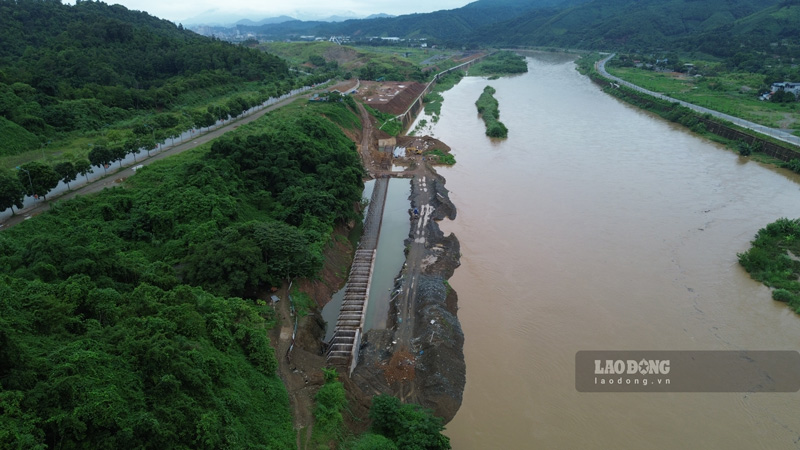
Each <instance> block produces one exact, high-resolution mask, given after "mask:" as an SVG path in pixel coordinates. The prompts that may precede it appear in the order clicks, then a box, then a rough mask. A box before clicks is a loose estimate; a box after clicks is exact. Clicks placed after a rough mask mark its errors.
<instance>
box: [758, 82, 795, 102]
mask: <svg viewBox="0 0 800 450" xmlns="http://www.w3.org/2000/svg"><path fill="white" fill-rule="evenodd" d="M778 91H783V92H791V93H792V94H794V96H795V97H798V98H800V83H792V82H789V81H784V82H781V83H772V87H771V88H770V91H769V92H765V93H764V94H761V97H760V98H761V100H769V99H770V98H771V97H772V95H773V94H775V93H776V92H778Z"/></svg>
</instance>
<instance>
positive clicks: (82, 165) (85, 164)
mask: <svg viewBox="0 0 800 450" xmlns="http://www.w3.org/2000/svg"><path fill="white" fill-rule="evenodd" d="M75 171H76V172H78V173H79V174H81V175H82V176H84V177H86V182H87V183H88V182H89V174H90V173H93V172H94V170H92V163H90V162H89V161H88V160H86V159H79V160H77V161H75Z"/></svg>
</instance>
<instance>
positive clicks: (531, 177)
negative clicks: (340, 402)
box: [429, 55, 800, 450]
mask: <svg viewBox="0 0 800 450" xmlns="http://www.w3.org/2000/svg"><path fill="white" fill-rule="evenodd" d="M528 63H529V69H530V71H529V72H528V73H527V74H525V75H521V76H516V77H511V78H502V79H499V80H493V81H488V80H486V79H484V78H477V77H468V78H465V79H464V80H463V81H462V82H461V83H460V84H459V85H457V86H456V87H455V88H453V89H452V90H450V91H448V92H446V93H445V94H444V98H445V101H444V104H443V107H442V114H441V118H440V120H439V121H438V123H437V124H435V125H433V126H432V128H431V130H432V134H433V135H434V136H435V137H437V138H439V139H441V140H443V141H444V142H446V143H447V144H449V145H450V146H451V147H452V148H453V152H454V154H455V156H456V159H457V161H458V162H457V164H456V165H455V166H454V167H453V168H450V169H441V170H440V173H442V174H443V175H444V176H445V177H446V179H447V187H448V188H449V190H450V193H451V198H452V200H453V202H454V203H455V205H456V206H457V208H458V217H457V219H456V220H454V221H444V222H442V223H441V226H442V228H443V229H444V230H445V232H446V233H447V232H454V233H455V234H456V235H457V236H458V238H459V240H460V242H461V251H462V258H461V262H462V265H461V267H460V268H458V269H457V270H456V272H455V275H454V277H453V278H452V279H451V280H450V283H451V284H452V286H453V287H454V288H455V289H456V290H457V291H458V293H459V308H460V309H459V314H458V315H459V318H460V320H461V322H462V325H463V329H464V332H465V335H466V343H465V348H464V352H465V356H466V363H467V385H466V389H465V391H464V401H463V404H462V407H461V409H460V410H459V412H458V414H457V415H456V417H455V419H454V420H453V421H452V422H451V423H449V424H448V425H447V431H446V434H447V435H448V436H450V438H451V442H452V444H453V448H454V449H457V450H464V449H531V448H547V449H550V448H563V449H572V448H598V449H610V448H635V449H665V448H670V449H671V448H748V449H758V448H763V449H781V448H798V446H800V444H798V440H799V439H800V394H797V393H790V394H786V393H773V394H765V393H755V394H753V393H750V394H746V393H624V394H620V393H616V394H614V393H579V392H577V391H576V389H575V368H574V366H575V354H576V352H578V351H580V350H795V349H797V348H798V344H799V343H800V316H797V315H795V314H794V313H792V312H791V311H789V310H788V308H786V307H785V306H784V305H783V304H779V303H776V302H773V301H772V300H771V298H770V293H769V290H768V289H767V288H766V287H764V286H762V285H761V284H759V283H757V282H754V281H752V280H751V279H750V278H749V276H748V275H747V273H746V272H744V270H742V269H741V268H740V267H739V265H738V263H737V259H736V253H737V252H741V251H744V250H746V249H747V248H748V247H749V241H750V240H751V239H752V237H753V235H754V234H755V233H756V231H757V230H758V229H759V228H761V227H763V226H765V225H766V224H767V223H769V222H771V221H773V220H775V219H777V218H778V217H792V218H794V217H799V216H800V180H799V179H798V178H797V177H796V176H794V175H792V174H790V173H788V172H784V171H781V170H777V169H771V168H767V167H764V166H762V165H759V164H758V163H755V162H752V161H748V160H745V159H742V158H740V157H739V156H738V155H736V154H735V153H733V152H730V151H727V150H725V149H723V148H721V147H719V146H718V145H716V144H714V143H711V142H709V141H706V140H703V139H700V138H698V137H696V136H694V135H692V134H690V133H688V132H687V131H686V130H684V129H683V128H680V127H677V126H674V125H672V124H670V123H668V122H665V121H662V120H660V119H658V118H655V117H653V116H651V115H649V114H647V113H645V112H642V111H640V110H638V109H635V108H633V107H630V106H628V105H626V104H624V103H621V102H619V101H617V100H616V99H614V98H612V97H610V96H607V95H605V94H603V93H602V92H601V91H600V90H599V88H598V87H597V86H595V85H593V84H592V83H591V82H590V81H589V80H588V79H587V78H585V77H583V76H581V75H580V74H579V73H578V72H577V71H575V68H574V63H573V62H572V61H571V60H569V59H566V58H565V57H563V56H556V55H542V56H537V57H534V58H529V59H528ZM486 85H491V86H493V87H495V89H496V90H497V93H496V94H495V96H496V98H497V99H498V101H499V103H500V112H501V114H500V119H501V121H503V122H504V123H505V125H506V126H507V127H508V129H509V137H508V139H506V140H502V141H492V140H490V139H489V138H487V137H486V136H485V135H484V125H483V122H482V121H481V120H480V119H479V118H478V116H477V112H476V109H475V105H474V103H475V100H477V99H478V96H479V95H480V93H481V91H482V90H483V88H484V87H485V86H486ZM429 123H430V120H429ZM799 376H800V375H799Z"/></svg>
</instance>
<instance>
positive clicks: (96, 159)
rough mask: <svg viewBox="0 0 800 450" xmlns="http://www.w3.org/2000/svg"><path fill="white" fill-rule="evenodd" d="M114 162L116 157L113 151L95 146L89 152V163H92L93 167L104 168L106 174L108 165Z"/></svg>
mask: <svg viewBox="0 0 800 450" xmlns="http://www.w3.org/2000/svg"><path fill="white" fill-rule="evenodd" d="M113 161H114V155H113V154H112V153H111V150H109V149H107V148H105V147H103V146H102V145H98V146H95V147H93V148H92V149H91V150H90V151H89V162H90V163H92V165H93V166H100V167H102V168H103V173H104V174H105V173H106V168H107V167H108V165H109V164H111V162H113Z"/></svg>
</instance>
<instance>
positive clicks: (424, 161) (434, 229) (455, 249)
mask: <svg viewBox="0 0 800 450" xmlns="http://www.w3.org/2000/svg"><path fill="white" fill-rule="evenodd" d="M360 109H361V118H362V123H363V128H362V131H361V133H359V135H354V136H350V137H351V139H353V140H354V141H355V142H356V143H358V144H359V152H360V154H361V157H362V162H363V163H364V166H365V170H366V171H367V173H368V175H369V177H370V178H379V177H392V178H403V179H408V180H409V183H410V184H411V194H410V197H409V201H410V203H409V233H408V236H407V237H406V240H405V248H406V254H405V263H404V265H403V268H402V270H401V271H400V273H399V274H395V275H396V277H395V290H396V292H397V295H395V296H394V297H395V298H394V299H393V301H391V302H390V306H389V312H388V317H387V318H386V319H387V320H386V324H387V325H386V328H385V329H373V330H369V331H368V332H367V333H365V335H364V338H363V340H362V344H361V349H360V357H359V362H358V365H357V366H356V368H355V370H354V371H353V373H352V376H350V375H348V373H347V370H343V368H342V369H340V370H339V373H340V381H342V383H343V384H344V386H345V389H346V391H347V396H348V400H349V404H350V412H351V413H352V414H351V415H347V417H345V424H346V426H347V427H348V429H349V430H350V431H351V432H353V433H356V434H357V433H361V432H363V431H366V429H367V426H368V418H367V415H368V411H369V406H370V404H371V399H372V397H373V396H374V395H377V394H381V393H385V394H391V395H394V396H396V397H398V398H400V399H401V400H402V401H403V402H404V403H409V402H411V403H417V404H420V405H422V406H423V407H425V408H429V409H431V410H432V411H433V413H434V414H435V415H436V416H439V417H441V418H442V419H443V420H444V422H445V423H447V422H449V421H450V420H452V418H453V417H454V416H455V414H456V412H457V411H458V409H459V407H460V405H461V400H462V396H463V391H464V386H465V382H466V366H465V362H464V353H463V346H464V335H463V332H462V330H461V326H460V322H459V320H458V317H457V311H458V295H457V293H456V292H455V291H454V290H453V289H452V288H451V287H450V286H449V283H448V282H447V280H448V279H449V278H450V277H451V276H452V275H453V272H454V271H455V269H456V268H457V267H458V266H459V265H460V260H459V258H460V256H461V253H460V246H459V242H458V239H457V238H456V237H455V235H452V234H450V235H447V236H445V235H444V233H443V232H442V230H441V229H440V228H439V224H438V222H439V221H441V220H444V219H450V220H453V219H455V217H456V207H455V205H454V204H453V203H452V202H451V201H450V199H449V193H448V191H447V189H446V188H445V179H444V177H443V176H441V175H439V174H438V173H437V172H436V170H435V169H434V167H433V166H432V165H431V160H430V159H429V158H427V157H424V156H422V155H419V154H409V155H408V156H407V157H405V158H399V159H396V160H395V161H394V162H396V163H397V164H400V165H403V166H405V170H403V171H398V172H392V168H391V164H390V163H389V159H391V158H389V159H387V158H386V156H387V153H386V152H381V151H380V150H379V147H378V139H379V136H378V134H379V133H378V132H375V131H374V130H375V126H374V123H373V118H372V117H371V116H370V115H368V114H367V113H366V111H365V110H363V108H360ZM398 141H399V143H402V142H406V141H409V142H410V141H417V143H418V144H417V145H420V143H421V145H420V147H423V148H429V149H432V148H437V149H440V150H442V151H443V152H445V153H448V152H449V151H450V147H449V146H447V145H446V144H444V143H443V142H441V141H439V140H437V139H434V138H432V137H429V136H424V137H417V136H402V137H399V138H398ZM399 143H398V145H399ZM414 209H416V210H417V211H418V212H419V213H420V214H418V215H417V216H415V215H414V213H413V210H414ZM353 227H354V224H350V226H349V227H348V228H347V229H341V230H339V231H338V232H337V234H339V235H340V236H346V235H348V234H349V233H350V232H351V231H352V230H353ZM334 241H339V243H338V244H336V245H334V246H333V247H332V248H330V249H328V251H327V252H326V255H325V260H326V264H325V268H324V269H323V273H322V274H321V276H320V278H319V279H318V280H304V281H303V282H302V283H299V288H300V289H301V291H303V292H306V293H309V294H310V295H311V296H312V298H315V299H316V301H317V306H318V308H319V310H318V311H315V312H313V313H312V314H309V315H308V316H306V317H303V318H301V319H300V320H299V321H298V326H297V331H296V335H295V337H294V338H292V334H293V332H292V327H291V326H290V324H291V323H292V322H293V318H292V317H291V315H290V311H289V307H288V302H281V304H280V305H279V311H280V314H281V316H282V319H281V323H282V324H284V325H283V327H282V328H281V329H280V330H274V332H273V333H272V336H271V337H272V339H273V344H274V346H275V347H276V351H277V353H278V358H279V361H280V363H279V366H280V368H279V373H280V376H281V379H282V380H283V382H284V384H285V385H286V387H287V390H288V392H289V398H290V403H291V406H292V411H293V416H294V425H295V429H296V430H297V431H298V447H302V445H301V444H302V442H305V441H307V439H308V437H309V436H310V429H311V427H312V426H313V417H312V416H311V411H313V407H314V400H313V399H314V396H315V395H316V391H317V390H318V389H319V388H320V387H321V386H322V384H323V383H324V381H323V379H322V375H321V368H322V367H325V366H326V361H325V347H326V345H325V343H324V337H325V327H326V324H325V322H324V320H323V319H322V317H321V313H320V311H321V309H322V307H323V306H324V305H325V304H326V303H327V302H328V301H330V299H331V297H332V295H333V293H335V292H336V291H338V290H339V289H341V288H342V287H343V286H344V283H345V281H346V277H347V273H348V271H349V266H350V264H351V263H352V259H353V255H354V250H355V248H354V245H352V244H351V245H349V246H346V245H344V244H342V242H343V241H344V239H334ZM279 294H280V296H281V297H282V298H285V297H286V296H287V291H286V288H285V287H284V288H283V289H282V290H281V291H279ZM333 325H334V324H332V323H329V324H327V326H333ZM292 341H293V342H294V347H293V348H292V350H291V352H289V348H290V346H291V342H292Z"/></svg>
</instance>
